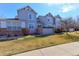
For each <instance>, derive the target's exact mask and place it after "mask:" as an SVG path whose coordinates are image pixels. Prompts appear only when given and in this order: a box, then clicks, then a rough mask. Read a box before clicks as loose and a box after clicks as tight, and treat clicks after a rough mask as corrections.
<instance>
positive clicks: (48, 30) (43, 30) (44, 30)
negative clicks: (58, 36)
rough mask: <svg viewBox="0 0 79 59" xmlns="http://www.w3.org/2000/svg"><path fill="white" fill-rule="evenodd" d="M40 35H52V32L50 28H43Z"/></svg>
mask: <svg viewBox="0 0 79 59" xmlns="http://www.w3.org/2000/svg"><path fill="white" fill-rule="evenodd" d="M40 34H42V35H49V34H54V30H53V29H52V28H43V29H42V32H40Z"/></svg>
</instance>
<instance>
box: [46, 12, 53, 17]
mask: <svg viewBox="0 0 79 59" xmlns="http://www.w3.org/2000/svg"><path fill="white" fill-rule="evenodd" d="M46 16H51V17H53V18H54V16H53V15H52V14H51V13H50V12H49V13H48V14H46Z"/></svg>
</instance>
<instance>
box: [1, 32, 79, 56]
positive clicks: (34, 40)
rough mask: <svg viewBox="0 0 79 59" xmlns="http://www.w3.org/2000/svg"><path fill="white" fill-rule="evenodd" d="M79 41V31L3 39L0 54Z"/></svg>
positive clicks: (10, 53)
mask: <svg viewBox="0 0 79 59" xmlns="http://www.w3.org/2000/svg"><path fill="white" fill-rule="evenodd" d="M75 41H79V33H78V32H77V33H76V32H72V33H69V35H67V34H66V33H64V34H55V35H50V36H38V37H36V36H31V35H28V36H25V37H22V38H18V39H16V40H10V41H1V42H0V55H12V54H17V53H21V52H26V51H30V50H34V49H39V48H44V47H48V46H54V45H58V44H64V43H69V42H75Z"/></svg>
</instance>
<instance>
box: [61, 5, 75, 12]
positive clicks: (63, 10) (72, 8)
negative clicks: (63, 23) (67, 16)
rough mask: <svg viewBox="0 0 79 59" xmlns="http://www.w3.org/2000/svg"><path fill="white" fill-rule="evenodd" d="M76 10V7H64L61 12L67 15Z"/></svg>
mask: <svg viewBox="0 0 79 59" xmlns="http://www.w3.org/2000/svg"><path fill="white" fill-rule="evenodd" d="M75 8H76V7H75V6H74V5H64V6H63V7H62V8H61V10H60V11H61V12H63V13H67V12H71V11H73V10H74V9H75Z"/></svg>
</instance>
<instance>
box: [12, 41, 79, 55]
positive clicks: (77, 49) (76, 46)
mask: <svg viewBox="0 0 79 59" xmlns="http://www.w3.org/2000/svg"><path fill="white" fill-rule="evenodd" d="M76 55H79V42H73V43H68V44H62V45H57V46H52V47H47V48H43V49H38V50H33V51H29V52H25V53H21V54H16V55H13V56H76Z"/></svg>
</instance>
